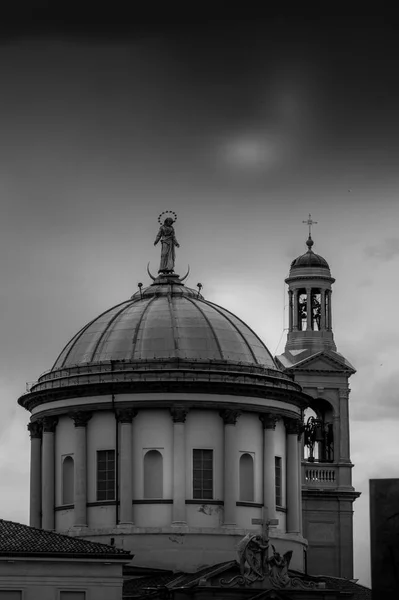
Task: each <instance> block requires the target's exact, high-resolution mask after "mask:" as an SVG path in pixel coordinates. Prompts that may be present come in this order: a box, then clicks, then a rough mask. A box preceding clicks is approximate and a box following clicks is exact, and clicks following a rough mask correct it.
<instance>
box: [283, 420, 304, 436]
mask: <svg viewBox="0 0 399 600" xmlns="http://www.w3.org/2000/svg"><path fill="white" fill-rule="evenodd" d="M284 424H285V429H286V432H287V433H288V435H294V434H296V435H297V436H299V437H300V436H301V435H302V432H303V430H304V424H303V423H302V422H301V421H300V420H299V419H289V418H285V419H284Z"/></svg>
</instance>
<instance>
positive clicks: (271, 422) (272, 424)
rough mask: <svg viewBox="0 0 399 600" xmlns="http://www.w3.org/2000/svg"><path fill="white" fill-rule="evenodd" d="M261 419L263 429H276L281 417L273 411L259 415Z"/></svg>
mask: <svg viewBox="0 0 399 600" xmlns="http://www.w3.org/2000/svg"><path fill="white" fill-rule="evenodd" d="M259 419H260V421H261V422H262V425H263V429H276V424H277V421H278V420H279V417H277V416H276V415H273V414H272V413H263V414H261V415H259Z"/></svg>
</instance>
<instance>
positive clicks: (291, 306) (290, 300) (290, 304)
mask: <svg viewBox="0 0 399 600" xmlns="http://www.w3.org/2000/svg"><path fill="white" fill-rule="evenodd" d="M292 296H293V293H292V290H289V291H288V299H289V302H288V306H289V309H288V310H289V314H288V331H292V329H293V326H294V325H293V323H294V318H293V317H294V314H293V313H294V311H293V300H292Z"/></svg>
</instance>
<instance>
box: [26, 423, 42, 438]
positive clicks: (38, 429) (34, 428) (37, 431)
mask: <svg viewBox="0 0 399 600" xmlns="http://www.w3.org/2000/svg"><path fill="white" fill-rule="evenodd" d="M27 427H28V431H29V435H30V439H31V440H34V439H40V438H41V437H42V424H41V423H40V421H31V422H30V423H28V425H27Z"/></svg>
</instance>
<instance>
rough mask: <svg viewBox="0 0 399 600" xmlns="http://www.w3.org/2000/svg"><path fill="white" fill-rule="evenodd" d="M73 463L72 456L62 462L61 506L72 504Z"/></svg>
mask: <svg viewBox="0 0 399 600" xmlns="http://www.w3.org/2000/svg"><path fill="white" fill-rule="evenodd" d="M73 496H74V462H73V458H72V456H66V457H65V458H64V460H63V461H62V504H73Z"/></svg>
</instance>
